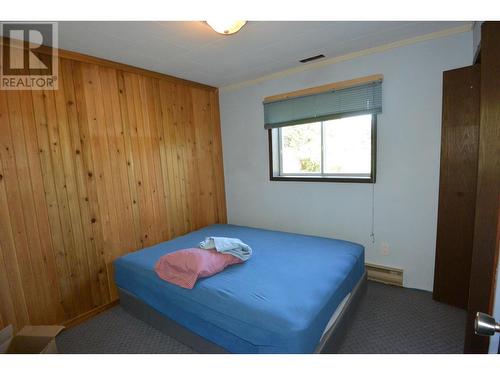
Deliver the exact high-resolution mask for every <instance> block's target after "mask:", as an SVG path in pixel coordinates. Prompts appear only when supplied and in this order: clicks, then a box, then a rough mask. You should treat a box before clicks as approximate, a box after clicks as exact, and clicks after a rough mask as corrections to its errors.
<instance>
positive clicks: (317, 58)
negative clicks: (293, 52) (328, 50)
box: [300, 54, 325, 63]
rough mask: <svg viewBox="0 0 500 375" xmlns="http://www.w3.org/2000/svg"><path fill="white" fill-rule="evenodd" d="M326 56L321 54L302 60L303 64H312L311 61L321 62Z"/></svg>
mask: <svg viewBox="0 0 500 375" xmlns="http://www.w3.org/2000/svg"><path fill="white" fill-rule="evenodd" d="M324 57H325V55H323V54H321V55H316V56H311V57H307V58H305V59H302V60H300V62H301V63H307V62H310V61H314V60H319V59H322V58H324Z"/></svg>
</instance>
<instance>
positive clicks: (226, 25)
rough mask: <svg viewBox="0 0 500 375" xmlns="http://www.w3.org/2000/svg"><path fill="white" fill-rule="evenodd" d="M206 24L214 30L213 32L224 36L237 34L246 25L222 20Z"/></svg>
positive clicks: (244, 22) (243, 22) (242, 22)
mask: <svg viewBox="0 0 500 375" xmlns="http://www.w3.org/2000/svg"><path fill="white" fill-rule="evenodd" d="M206 22H207V24H208V26H210V27H211V28H212V29H214V31H216V32H218V33H219V34H224V35H230V34H234V33H237V32H238V31H240V29H241V28H242V27H243V26H245V24H246V23H247V21H222V20H217V21H206Z"/></svg>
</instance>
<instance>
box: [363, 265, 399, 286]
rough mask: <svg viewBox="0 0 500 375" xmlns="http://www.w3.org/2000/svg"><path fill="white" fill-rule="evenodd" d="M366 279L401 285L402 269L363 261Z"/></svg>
mask: <svg viewBox="0 0 500 375" xmlns="http://www.w3.org/2000/svg"><path fill="white" fill-rule="evenodd" d="M365 268H366V272H367V274H368V280H370V281H376V282H378V283H382V284H389V285H395V286H400V287H402V286H403V270H402V269H399V268H394V267H387V266H382V265H379V264H373V263H365Z"/></svg>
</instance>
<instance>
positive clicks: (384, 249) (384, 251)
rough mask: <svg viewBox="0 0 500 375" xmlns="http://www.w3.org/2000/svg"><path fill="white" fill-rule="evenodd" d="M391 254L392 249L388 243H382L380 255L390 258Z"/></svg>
mask: <svg viewBox="0 0 500 375" xmlns="http://www.w3.org/2000/svg"><path fill="white" fill-rule="evenodd" d="M390 253H391V249H390V247H389V244H388V243H387V242H382V246H381V247H380V254H382V255H384V256H388V255H389V254H390Z"/></svg>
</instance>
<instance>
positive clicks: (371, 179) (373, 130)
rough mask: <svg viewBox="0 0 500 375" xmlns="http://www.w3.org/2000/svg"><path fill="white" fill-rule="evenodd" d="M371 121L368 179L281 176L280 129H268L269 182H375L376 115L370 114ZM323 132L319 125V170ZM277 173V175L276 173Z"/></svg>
mask: <svg viewBox="0 0 500 375" xmlns="http://www.w3.org/2000/svg"><path fill="white" fill-rule="evenodd" d="M371 116H372V121H371V173H370V176H369V177H365V175H363V176H359V177H356V176H355V174H349V175H345V174H344V175H343V174H340V173H339V174H334V173H328V174H326V173H303V174H298V173H293V174H290V173H288V174H283V173H282V165H283V163H282V152H281V150H282V148H281V128H277V129H268V133H267V134H268V143H269V179H270V180H271V181H300V182H349V183H372V184H373V183H375V182H376V171H377V114H376V113H372V114H371ZM346 117H353V116H343V117H335V119H339V118H346ZM324 121H327V120H321V121H311V123H312V122H321V123H323V122H324ZM273 131H275V132H274V133H275V134H276V135H277V136H278V140H277V141H278V150H277V152H276V153H277V154H278V158H279V159H278V170H277V171H275V170H274V164H275V163H274V162H275V160H274V157H275V151H274V150H273V143H274V142H273V138H274V136H273ZM323 132H324V125H323V124H321V160H322V163H321V170H322V171H323V168H324V163H323V160H324V152H325V150H324V147H323V142H324V140H323ZM276 172H277V173H276Z"/></svg>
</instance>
